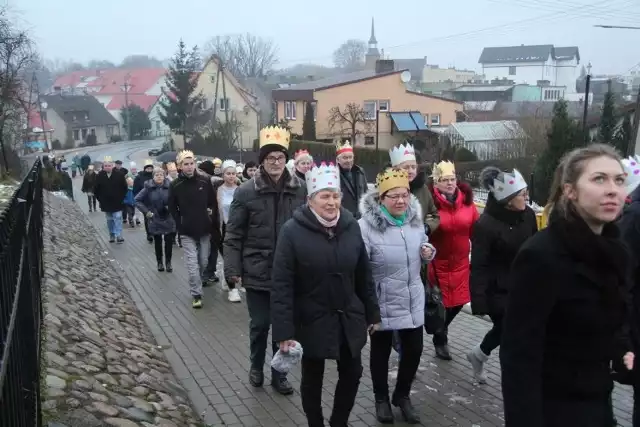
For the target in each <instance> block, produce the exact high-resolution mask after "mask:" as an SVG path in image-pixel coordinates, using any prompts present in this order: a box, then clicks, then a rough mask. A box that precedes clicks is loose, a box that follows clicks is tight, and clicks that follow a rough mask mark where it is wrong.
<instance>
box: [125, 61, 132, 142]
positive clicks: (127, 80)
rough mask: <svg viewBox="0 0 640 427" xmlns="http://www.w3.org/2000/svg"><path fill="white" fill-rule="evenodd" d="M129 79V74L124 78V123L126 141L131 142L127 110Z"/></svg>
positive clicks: (128, 111) (129, 119)
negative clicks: (125, 126)
mask: <svg viewBox="0 0 640 427" xmlns="http://www.w3.org/2000/svg"><path fill="white" fill-rule="evenodd" d="M129 77H130V74H129V73H127V75H125V76H124V113H125V117H126V118H125V123H126V124H127V129H126V130H127V141H131V111H130V110H129V87H130V86H129Z"/></svg>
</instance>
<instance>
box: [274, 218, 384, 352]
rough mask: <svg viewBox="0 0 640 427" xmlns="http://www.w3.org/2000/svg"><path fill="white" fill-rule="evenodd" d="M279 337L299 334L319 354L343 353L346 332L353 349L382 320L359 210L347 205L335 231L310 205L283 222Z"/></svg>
mask: <svg viewBox="0 0 640 427" xmlns="http://www.w3.org/2000/svg"><path fill="white" fill-rule="evenodd" d="M271 305H272V310H271V313H272V314H271V317H272V324H273V339H274V340H275V341H284V340H288V339H295V340H297V341H299V342H300V344H302V348H303V349H304V354H305V356H307V357H311V358H314V359H338V358H339V355H340V344H341V342H342V336H343V334H344V337H345V338H346V340H347V343H348V345H349V349H350V350H351V354H352V355H358V354H360V351H361V350H362V347H364V345H365V344H366V343H367V325H371V324H375V323H379V322H380V309H379V308H378V299H377V297H376V292H375V286H374V283H373V279H372V277H371V268H370V267H369V257H368V255H367V251H366V248H365V245H364V242H363V240H362V236H361V234H360V227H359V226H358V223H357V222H356V220H355V219H354V217H353V215H351V213H349V212H348V211H346V210H344V209H342V210H341V212H340V220H339V221H338V224H337V225H336V227H335V233H334V235H333V236H330V235H329V233H328V232H327V231H326V229H325V228H324V227H322V226H321V225H320V223H319V222H318V220H317V219H316V218H315V216H314V215H313V213H312V212H311V210H310V209H309V208H308V207H307V206H303V207H301V208H300V209H298V210H297V211H296V212H295V213H294V215H293V219H291V220H289V221H287V223H286V224H285V225H284V227H282V231H281V232H280V238H279V239H278V246H277V249H276V255H275V261H274V268H273V288H272V291H271Z"/></svg>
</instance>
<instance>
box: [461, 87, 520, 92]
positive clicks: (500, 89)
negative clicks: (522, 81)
mask: <svg viewBox="0 0 640 427" xmlns="http://www.w3.org/2000/svg"><path fill="white" fill-rule="evenodd" d="M514 86H515V85H463V86H460V87H458V88H455V89H452V91H453V92H506V91H508V90H509V89H513V87H514Z"/></svg>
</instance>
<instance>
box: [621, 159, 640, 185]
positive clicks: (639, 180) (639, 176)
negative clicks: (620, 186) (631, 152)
mask: <svg viewBox="0 0 640 427" xmlns="http://www.w3.org/2000/svg"><path fill="white" fill-rule="evenodd" d="M622 166H624V173H625V175H626V179H625V187H626V190H627V193H631V192H632V191H633V190H635V189H636V188H637V187H638V184H640V156H638V155H635V156H633V157H631V156H630V157H629V158H628V159H622Z"/></svg>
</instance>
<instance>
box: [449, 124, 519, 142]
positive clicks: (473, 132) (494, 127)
mask: <svg viewBox="0 0 640 427" xmlns="http://www.w3.org/2000/svg"><path fill="white" fill-rule="evenodd" d="M449 132H453V133H457V134H458V135H460V136H461V137H462V138H463V139H464V140H465V142H473V141H496V140H508V139H519V138H525V137H526V136H527V134H526V133H525V132H524V130H523V129H522V127H521V126H520V125H519V124H518V122H517V121H515V120H499V121H495V122H459V123H451V125H450V129H449Z"/></svg>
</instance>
